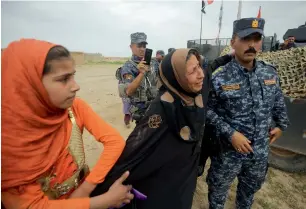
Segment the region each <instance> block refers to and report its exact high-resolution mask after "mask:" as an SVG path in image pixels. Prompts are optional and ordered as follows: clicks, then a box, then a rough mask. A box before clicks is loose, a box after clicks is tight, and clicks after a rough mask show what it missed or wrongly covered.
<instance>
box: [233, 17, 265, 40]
mask: <svg viewBox="0 0 306 209" xmlns="http://www.w3.org/2000/svg"><path fill="white" fill-rule="evenodd" d="M264 26H265V20H264V19H262V18H243V19H240V20H235V21H234V29H233V35H234V34H237V35H238V37H239V38H245V37H247V36H249V35H251V34H253V33H259V34H261V35H264Z"/></svg>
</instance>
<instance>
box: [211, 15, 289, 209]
mask: <svg viewBox="0 0 306 209" xmlns="http://www.w3.org/2000/svg"><path fill="white" fill-rule="evenodd" d="M255 19H256V18H255ZM242 20H245V19H242ZM248 20H249V19H247V21H248ZM252 20H254V18H252ZM252 20H250V21H252ZM256 20H257V21H259V23H260V21H263V19H256ZM238 21H239V20H238ZM247 21H246V22H245V23H247ZM262 24H264V22H263V23H262ZM259 27H260V25H259ZM262 29H263V25H262ZM244 32H245V31H244ZM256 32H258V30H256ZM238 35H239V34H238ZM247 35H250V34H248V33H246V32H245V36H247ZM207 118H208V123H210V124H212V125H214V126H215V127H216V129H217V133H218V136H219V138H220V142H221V145H220V146H221V152H220V153H219V154H218V155H216V156H212V157H211V166H210V169H209V171H208V175H207V179H206V180H207V184H208V192H209V193H208V199H209V203H210V209H223V208H224V204H225V201H226V196H227V192H228V189H229V187H230V185H231V183H232V182H233V180H234V179H235V178H236V177H238V182H239V183H238V187H237V196H236V208H238V209H250V208H251V206H252V203H253V198H254V194H255V193H256V192H257V191H258V190H259V189H260V188H261V185H262V184H263V182H264V181H265V176H266V172H267V169H268V165H267V164H268V153H269V131H270V128H272V120H273V121H274V122H275V124H276V126H277V127H279V128H280V129H281V130H285V129H286V128H287V126H288V125H289V120H288V117H287V111H286V106H285V101H284V96H283V94H282V90H281V88H280V83H279V77H278V75H277V72H276V69H275V67H274V66H272V65H269V64H267V63H265V62H263V61H256V60H255V61H254V67H253V69H252V70H247V69H245V68H244V67H242V66H241V65H240V64H239V63H238V62H237V61H236V60H235V59H233V60H232V61H230V62H229V63H227V64H226V65H225V66H222V67H219V68H218V69H217V70H216V71H215V72H214V73H213V74H212V94H211V98H210V100H209V102H208V112H207ZM235 131H238V132H240V133H242V134H243V135H244V136H245V137H246V138H248V139H249V140H250V141H251V147H252V149H253V153H250V154H242V153H239V152H237V151H236V150H235V149H234V148H233V146H232V144H231V137H232V135H233V133H234V132H235Z"/></svg>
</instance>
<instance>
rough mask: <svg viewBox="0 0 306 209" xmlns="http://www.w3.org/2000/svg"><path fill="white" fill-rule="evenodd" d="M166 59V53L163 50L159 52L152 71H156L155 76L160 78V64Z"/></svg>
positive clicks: (153, 60) (153, 62)
mask: <svg viewBox="0 0 306 209" xmlns="http://www.w3.org/2000/svg"><path fill="white" fill-rule="evenodd" d="M164 57H165V52H164V51H163V50H157V52H156V57H155V58H154V59H152V66H151V71H154V73H155V75H156V76H158V69H159V64H160V63H161V61H162V60H163V59H164Z"/></svg>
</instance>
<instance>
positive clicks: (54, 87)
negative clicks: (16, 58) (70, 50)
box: [42, 58, 80, 109]
mask: <svg viewBox="0 0 306 209" xmlns="http://www.w3.org/2000/svg"><path fill="white" fill-rule="evenodd" d="M49 65H50V72H49V73H47V74H45V75H44V76H43V78H42V82H43V84H44V86H45V88H46V90H47V92H48V94H49V98H50V100H51V102H52V103H53V105H54V106H56V107H57V108H61V109H67V108H69V107H71V105H72V103H73V100H74V98H75V96H76V92H77V91H78V90H80V86H79V85H78V84H77V83H76V81H75V80H74V74H75V68H74V67H75V65H74V61H73V60H72V59H71V58H63V59H61V60H53V61H51V62H49Z"/></svg>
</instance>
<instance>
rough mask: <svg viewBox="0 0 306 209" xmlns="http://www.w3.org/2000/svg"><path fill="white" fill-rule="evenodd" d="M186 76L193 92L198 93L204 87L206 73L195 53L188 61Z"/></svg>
mask: <svg viewBox="0 0 306 209" xmlns="http://www.w3.org/2000/svg"><path fill="white" fill-rule="evenodd" d="M186 78H187V82H188V87H189V89H190V90H191V91H192V92H194V93H196V92H199V91H200V90H201V89H202V85H203V78H204V73H203V69H202V68H201V66H200V63H199V60H198V59H197V57H196V56H195V55H191V57H190V58H189V60H188V61H187V63H186Z"/></svg>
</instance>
